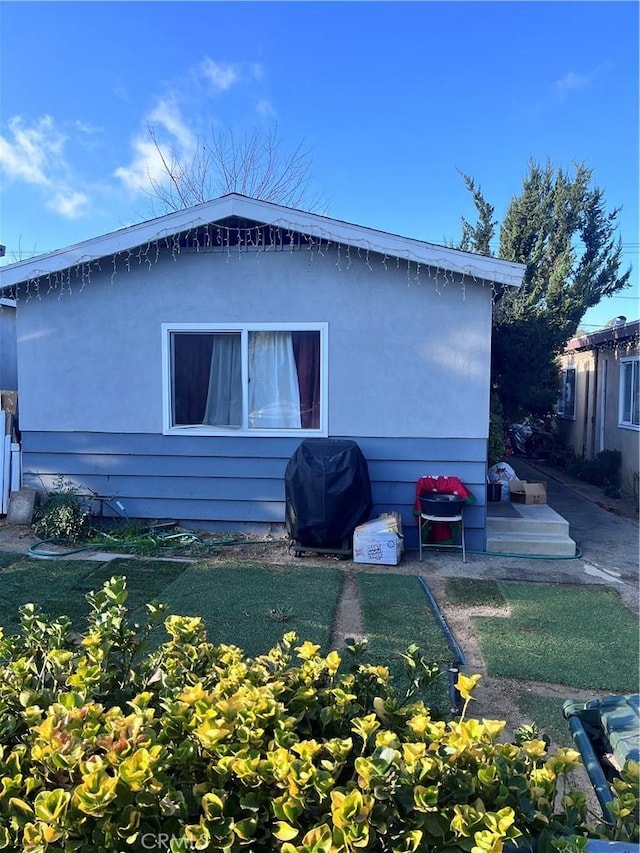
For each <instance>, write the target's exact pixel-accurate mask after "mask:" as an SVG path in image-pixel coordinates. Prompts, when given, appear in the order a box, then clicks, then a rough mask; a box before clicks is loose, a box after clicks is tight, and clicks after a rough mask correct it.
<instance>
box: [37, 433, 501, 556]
mask: <svg viewBox="0 0 640 853" xmlns="http://www.w3.org/2000/svg"><path fill="white" fill-rule="evenodd" d="M331 437H332V438H349V439H352V440H354V441H356V442H357V443H358V445H359V446H360V449H361V450H362V452H363V454H364V456H365V458H366V459H367V463H368V467H369V476H370V479H371V489H372V493H373V501H374V507H373V512H372V517H375V516H377V515H378V514H379V513H381V512H391V511H393V512H399V513H400V514H401V516H402V521H403V528H404V534H405V543H406V547H407V548H408V549H410V550H411V549H417V547H418V536H417V527H416V522H415V518H414V515H413V503H414V498H415V486H416V481H417V480H418V479H419V478H420V477H424V476H434V477H435V476H439V475H444V476H449V477H458V478H459V479H460V480H461V481H462V482H463V483H464V484H465V485H466V486H467V488H469V489H470V490H471V492H472V493H473V495H474V497H475V502H474V503H473V504H471V505H469V506H468V507H467V508H466V509H465V529H466V543H467V548H468V549H470V550H476V551H483V550H484V549H485V542H486V537H485V525H486V503H485V500H486V487H485V483H486V461H485V460H486V453H487V442H486V440H485V439H468V438H466V439H458V438H446V439H442V438H439V439H431V438H371V437H367V436H331ZM299 443H300V439H297V438H276V437H274V438H262V437H256V438H251V437H242V438H236V437H224V436H223V437H219V438H218V437H205V436H189V435H184V436H183V435H178V436H174V435H172V436H164V435H147V434H136V433H124V434H115V433H80V432H23V433H22V464H23V482H24V485H25V486H30V487H32V488H35V489H41V490H42V489H46V490H49V489H51V488H52V487H53V485H54V481H55V480H56V478H57V477H59V476H60V475H62V477H63V478H64V479H65V480H66V481H68V482H70V483H73V484H74V485H75V486H76V487H77V488H78V489H79V490H80V492H81V493H83V494H86V495H91V496H93V502H92V509H93V511H95V512H98V511H101V512H103V513H104V514H105V515H118V514H122V512H121V510H119V509H117V508H114V507H115V504H114V501H118V502H119V503H120V504H121V505H122V506H123V507H124V513H126V516H127V517H129V518H141V519H161V518H171V519H175V520H176V521H178V522H180V523H181V524H183V525H184V526H186V527H193V528H198V527H199V528H200V529H203V530H213V531H220V530H223V531H227V532H254V533H265V532H267V531H269V532H272V533H279V532H282V533H284V528H283V525H284V518H285V497H284V471H285V468H286V465H287V462H288V461H289V458H290V457H291V455H292V454H293V452H294V450H295V449H296V448H297V447H298V444H299Z"/></svg>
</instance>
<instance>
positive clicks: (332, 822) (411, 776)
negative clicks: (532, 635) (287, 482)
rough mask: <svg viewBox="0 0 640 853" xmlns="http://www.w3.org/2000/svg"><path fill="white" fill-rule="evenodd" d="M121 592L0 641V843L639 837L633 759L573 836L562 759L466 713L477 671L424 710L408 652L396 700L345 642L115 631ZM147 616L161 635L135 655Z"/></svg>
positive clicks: (199, 628) (483, 852)
mask: <svg viewBox="0 0 640 853" xmlns="http://www.w3.org/2000/svg"><path fill="white" fill-rule="evenodd" d="M126 597H127V591H126V586H125V581H124V579H123V578H112V579H111V581H109V582H108V583H106V584H105V585H104V587H103V588H102V589H101V590H99V591H98V592H94V593H90V594H89V595H88V600H89V603H90V605H91V614H90V616H89V617H88V625H87V629H86V631H85V632H84V633H83V634H82V635H81V636H77V635H73V634H72V633H71V631H70V627H69V622H68V620H66V619H64V618H60V619H57V620H49V619H47V618H45V617H44V616H43V615H42V614H41V613H39V612H38V611H37V609H36V608H35V607H34V606H33V605H27V606H25V607H24V608H22V623H21V630H20V632H19V633H18V634H17V635H15V636H7V637H4V638H1V639H0V849H8V850H23V851H26V853H45V851H46V853H67V851H75V853H100V852H101V851H104V853H107V851H127V850H131V851H142V850H154V849H155V850H171V851H174V853H177V851H183V850H190V849H194V850H210V851H220V853H223V851H224V853H235V851H242V850H247V851H252V853H263V852H264V853H267V851H269V853H274V851H276V852H277V851H279V853H357V851H379V853H412V851H415V852H416V853H420V851H430V853H431V852H432V851H445V850H447V851H448V850H462V851H469V853H500V851H501V850H502V848H503V845H504V844H505V843H513V844H515V845H518V846H519V845H526V844H527V843H528V842H530V841H531V839H533V838H536V839H538V840H544V839H547V841H549V842H551V840H553V844H554V846H555V847H556V848H557V849H560V850H570V849H571V850H579V849H580V848H581V846H584V841H585V837H586V834H587V832H589V831H595V832H597V833H599V834H600V835H601V836H602V837H615V836H617V837H619V838H622V839H625V840H630V839H632V838H637V824H636V823H635V822H634V812H635V810H636V809H637V798H636V793H635V792H636V790H637V767H635V768H634V767H631V766H630V767H629V768H627V771H626V773H627V774H628V775H627V776H626V777H625V779H626V781H625V780H621V781H620V782H619V783H617V789H616V792H615V794H616V800H615V803H616V807H615V809H614V810H612V815H611V818H612V820H611V823H610V824H609V825H606V826H605V825H601V826H600V827H595V828H594V827H589V826H588V816H587V814H586V806H585V798H584V796H583V795H582V794H580V793H578V792H576V791H569V790H568V789H567V788H566V787H565V783H566V780H567V777H568V775H569V774H570V772H571V771H572V769H573V768H574V767H575V766H576V763H577V761H578V755H577V753H576V752H574V751H573V750H560V751H559V752H556V753H555V754H549V753H548V752H547V747H546V744H545V743H544V741H543V740H540V739H539V738H537V737H536V736H535V735H536V733H535V732H534V731H531V732H529V733H525V735H524V736H523V737H521V738H520V739H519V740H518V742H516V743H507V742H500V736H501V734H502V732H503V728H504V723H502V722H500V721H497V720H482V721H480V720H475V719H471V718H467V716H466V711H467V708H468V705H469V701H470V700H471V698H472V692H473V689H474V687H475V684H476V682H477V680H478V678H479V676H466V675H461V676H460V678H459V682H458V688H459V690H460V693H461V695H462V697H463V699H464V702H465V705H464V712H463V713H462V715H461V716H460V717H459V718H458V719H455V720H451V721H449V722H446V721H442V720H435V719H433V717H432V716H431V714H430V712H429V709H428V708H427V707H425V705H424V704H423V702H422V701H421V700H420V699H419V698H417V696H418V693H419V690H420V689H421V688H422V687H423V686H424V682H425V681H426V680H428V679H429V678H430V677H432V676H433V675H434V673H435V669H434V668H433V667H430V666H428V665H424V666H423V659H422V658H420V656H419V655H418V654H417V653H415V649H414V650H413V651H412V652H411V653H410V654H408V655H407V661H408V662H409V663H410V664H411V667H412V670H413V671H412V679H413V682H412V683H413V684H414V687H415V692H414V693H409V695H407V696H406V697H403V698H402V699H400V698H399V697H398V696H397V695H396V694H395V692H394V690H393V688H392V686H391V684H390V680H389V673H388V671H387V670H386V668H384V667H374V666H370V665H367V664H366V663H365V662H363V660H362V659H361V656H360V654H359V653H358V650H357V649H356V650H355V652H353V653H349V652H346V653H345V660H344V661H342V660H341V657H340V655H339V654H338V653H337V652H335V651H332V652H330V653H329V654H327V655H326V656H325V655H321V654H320V649H319V647H318V646H317V645H314V644H313V643H310V642H308V641H305V642H300V641H299V640H298V637H297V636H296V635H295V634H294V633H288V634H285V635H284V637H283V638H282V640H281V642H280V643H278V644H277V645H276V646H275V647H274V648H272V649H271V650H269V651H268V652H267V653H265V654H263V655H260V656H258V657H255V658H247V657H245V656H244V654H243V652H242V651H241V650H240V649H239V648H237V647H235V646H232V645H224V644H222V645H214V644H211V643H209V642H207V638H206V635H205V631H204V627H203V623H202V621H201V619H200V618H196V617H189V616H175V615H171V616H167V615H166V613H165V612H164V611H163V608H162V606H160V605H155V604H150V605H148V614H149V619H148V624H146V625H144V626H137V625H133V624H131V623H130V622H129V621H128V619H127V611H126ZM162 620H164V626H165V628H166V631H167V635H168V636H167V639H166V642H164V643H163V644H162V645H160V646H156V647H155V648H153V649H147V648H145V643H146V639H147V634H148V631H150V630H153V629H154V627H155V626H158V625H159V624H160V622H161V621H162ZM352 651H353V650H352ZM416 670H417V671H416ZM633 773H635V781H634V779H633V778H632V774H633ZM549 849H551V847H549Z"/></svg>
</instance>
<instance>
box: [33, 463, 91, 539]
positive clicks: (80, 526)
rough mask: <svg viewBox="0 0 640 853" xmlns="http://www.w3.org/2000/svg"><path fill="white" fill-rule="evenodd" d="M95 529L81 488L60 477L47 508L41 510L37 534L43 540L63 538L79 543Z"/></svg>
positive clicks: (36, 523)
mask: <svg viewBox="0 0 640 853" xmlns="http://www.w3.org/2000/svg"><path fill="white" fill-rule="evenodd" d="M90 529H91V513H90V512H89V510H88V509H87V508H86V506H85V504H84V502H83V500H82V498H81V497H80V496H79V494H78V490H77V488H76V487H75V486H74V485H73V484H72V483H68V482H66V481H65V480H64V478H63V477H62V476H59V477H57V478H56V481H55V485H54V488H53V490H52V491H51V492H49V494H48V495H47V498H46V501H45V503H44V505H43V506H42V507H41V508H40V509H39V510H38V511H37V515H36V522H35V524H34V526H33V530H34V533H35V534H36V535H37V536H40V538H41V539H63V540H66V541H68V542H78V541H79V540H82V539H86V537H87V536H88V534H89V531H90Z"/></svg>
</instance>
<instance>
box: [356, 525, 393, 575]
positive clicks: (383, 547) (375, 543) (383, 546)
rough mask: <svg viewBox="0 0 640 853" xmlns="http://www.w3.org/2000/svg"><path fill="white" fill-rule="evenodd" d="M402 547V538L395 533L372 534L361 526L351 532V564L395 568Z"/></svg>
mask: <svg viewBox="0 0 640 853" xmlns="http://www.w3.org/2000/svg"><path fill="white" fill-rule="evenodd" d="M363 527H364V528H365V529H364V530H363V529H362V528H363ZM403 545H404V539H403V537H402V536H400V535H399V534H398V533H396V532H395V531H373V532H372V531H370V530H366V525H361V526H360V527H356V529H355V530H354V532H353V562H354V563H373V564H378V565H382V566H397V565H398V563H399V562H400V555H401V554H402V548H403Z"/></svg>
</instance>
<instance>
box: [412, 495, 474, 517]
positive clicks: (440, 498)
mask: <svg viewBox="0 0 640 853" xmlns="http://www.w3.org/2000/svg"><path fill="white" fill-rule="evenodd" d="M420 506H421V507H422V512H424V513H426V514H427V515H438V516H440V517H441V518H450V517H451V516H454V515H459V514H460V510H461V509H462V507H463V506H464V498H461V497H460V496H459V495H440V494H437V493H436V492H433V493H431V494H428V495H421V496H420Z"/></svg>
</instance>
